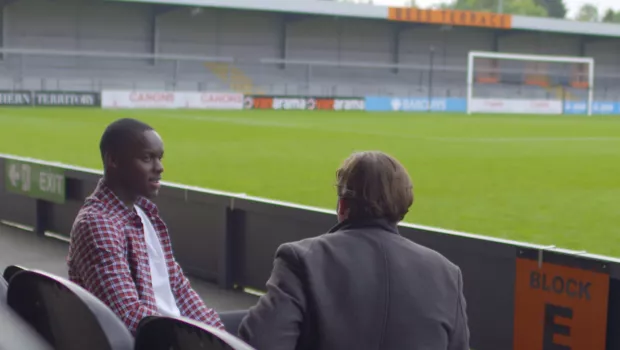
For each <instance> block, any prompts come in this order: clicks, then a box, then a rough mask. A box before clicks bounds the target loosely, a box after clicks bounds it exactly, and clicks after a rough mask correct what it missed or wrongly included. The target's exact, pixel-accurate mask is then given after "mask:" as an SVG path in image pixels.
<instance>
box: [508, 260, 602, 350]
mask: <svg viewBox="0 0 620 350" xmlns="http://www.w3.org/2000/svg"><path fill="white" fill-rule="evenodd" d="M608 293H609V275H608V274H606V273H602V272H594V271H589V270H584V269H579V268H572V267H566V266H561V265H555V264H549V263H543V264H542V266H541V267H540V268H539V266H538V262H537V261H534V260H530V259H523V258H518V259H517V273H516V285H515V314H514V317H515V319H514V350H605V340H606V336H607V302H608Z"/></svg>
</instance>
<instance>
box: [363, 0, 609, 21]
mask: <svg viewBox="0 0 620 350" xmlns="http://www.w3.org/2000/svg"><path fill="white" fill-rule="evenodd" d="M404 2H408V1H406V0H374V3H375V4H377V5H402V4H403V3H404ZM442 2H449V1H446V0H416V3H417V4H418V6H420V7H427V6H431V5H435V4H440V3H442ZM564 3H565V4H566V7H567V8H568V16H567V17H574V15H575V13H576V12H577V11H578V10H579V8H580V7H581V5H583V4H585V3H590V4H593V5H596V6H598V7H599V13H601V15H602V14H604V13H605V12H604V11H607V9H608V8H612V9H614V10H620V0H564ZM601 9H602V11H601Z"/></svg>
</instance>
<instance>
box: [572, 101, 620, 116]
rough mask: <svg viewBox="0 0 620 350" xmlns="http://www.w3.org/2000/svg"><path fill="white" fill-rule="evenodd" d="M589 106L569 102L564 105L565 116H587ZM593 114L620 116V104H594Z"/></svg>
mask: <svg viewBox="0 0 620 350" xmlns="http://www.w3.org/2000/svg"><path fill="white" fill-rule="evenodd" d="M587 112H588V105H587V103H586V102H585V101H584V102H575V101H567V102H566V103H564V113H565V114H586V113H587ZM592 114H620V103H616V102H601V101H595V102H592Z"/></svg>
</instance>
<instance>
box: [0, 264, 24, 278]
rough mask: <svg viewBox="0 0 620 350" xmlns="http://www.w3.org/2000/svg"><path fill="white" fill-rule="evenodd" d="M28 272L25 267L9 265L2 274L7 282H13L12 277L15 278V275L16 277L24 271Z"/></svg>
mask: <svg viewBox="0 0 620 350" xmlns="http://www.w3.org/2000/svg"><path fill="white" fill-rule="evenodd" d="M24 270H26V268H25V267H23V266H20V265H9V266H7V267H6V268H5V269H4V272H3V273H2V277H4V279H5V280H6V281H7V282H10V281H11V277H13V275H15V274H16V273H18V272H20V271H24Z"/></svg>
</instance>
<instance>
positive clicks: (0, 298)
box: [0, 277, 53, 350]
mask: <svg viewBox="0 0 620 350" xmlns="http://www.w3.org/2000/svg"><path fill="white" fill-rule="evenodd" d="M7 292H8V283H7V282H6V281H5V280H4V278H3V277H0V349H1V350H25V349H27V350H53V348H52V346H51V345H50V344H49V343H47V342H46V341H45V340H44V339H43V337H41V336H40V335H39V334H38V333H37V332H36V331H35V330H34V329H33V328H32V327H31V326H30V325H28V324H27V323H26V322H25V321H24V320H23V319H21V318H20V317H19V315H18V314H17V313H16V312H15V311H13V309H11V308H10V307H9V306H8V305H7V303H6V297H7Z"/></svg>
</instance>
